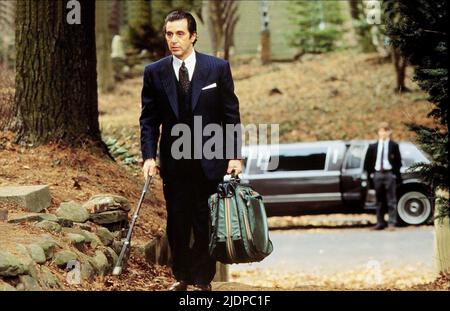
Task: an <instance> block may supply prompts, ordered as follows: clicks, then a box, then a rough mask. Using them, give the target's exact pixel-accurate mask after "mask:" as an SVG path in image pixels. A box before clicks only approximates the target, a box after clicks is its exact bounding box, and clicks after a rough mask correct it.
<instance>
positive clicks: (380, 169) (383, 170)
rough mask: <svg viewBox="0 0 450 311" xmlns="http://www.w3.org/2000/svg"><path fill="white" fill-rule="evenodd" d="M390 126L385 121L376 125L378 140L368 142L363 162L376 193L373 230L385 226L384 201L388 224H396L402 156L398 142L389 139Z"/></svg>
mask: <svg viewBox="0 0 450 311" xmlns="http://www.w3.org/2000/svg"><path fill="white" fill-rule="evenodd" d="M391 133H392V131H391V128H390V126H389V124H388V123H387V122H381V123H380V124H379V126H378V142H376V143H373V144H370V145H369V149H368V150H367V156H366V159H365V162H364V169H365V170H366V171H367V175H368V176H369V179H370V181H371V182H372V184H373V186H374V188H375V191H376V194H377V225H376V226H375V228H374V229H375V230H382V229H384V228H386V227H387V224H386V221H385V220H384V214H385V212H384V210H383V206H382V205H383V204H382V203H383V202H384V201H385V202H386V204H387V206H388V211H389V225H392V226H397V195H396V188H397V184H399V183H401V181H402V179H401V178H402V177H401V173H400V168H401V166H402V157H401V155H400V149H399V146H398V144H397V143H396V142H395V141H393V140H391V139H390V136H391Z"/></svg>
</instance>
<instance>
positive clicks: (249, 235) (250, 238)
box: [239, 192, 253, 244]
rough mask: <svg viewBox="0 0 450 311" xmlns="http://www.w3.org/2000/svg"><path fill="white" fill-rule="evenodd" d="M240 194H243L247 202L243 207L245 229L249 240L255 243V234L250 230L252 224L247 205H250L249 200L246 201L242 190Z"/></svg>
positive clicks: (243, 198) (243, 199) (242, 196)
mask: <svg viewBox="0 0 450 311" xmlns="http://www.w3.org/2000/svg"><path fill="white" fill-rule="evenodd" d="M239 195H240V196H241V198H242V201H244V203H245V207H244V208H243V211H244V225H245V231H246V232H247V237H248V240H249V241H250V242H251V243H252V244H253V235H252V231H251V230H250V224H249V221H248V214H247V207H248V203H249V202H246V201H245V197H244V194H243V193H242V192H239Z"/></svg>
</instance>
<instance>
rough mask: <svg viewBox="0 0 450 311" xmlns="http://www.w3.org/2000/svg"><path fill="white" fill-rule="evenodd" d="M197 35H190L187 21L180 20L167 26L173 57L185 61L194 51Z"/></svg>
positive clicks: (168, 40) (167, 36) (168, 41)
mask: <svg viewBox="0 0 450 311" xmlns="http://www.w3.org/2000/svg"><path fill="white" fill-rule="evenodd" d="M196 36H197V34H196V33H193V34H192V35H190V34H189V30H188V22H187V19H186V18H185V19H180V20H176V21H173V22H167V24H166V41H167V46H168V47H169V50H170V52H171V53H172V55H175V56H176V57H178V58H179V59H182V60H184V59H185V58H186V57H187V56H189V54H191V51H192V49H193V46H194V45H193V43H194V41H195V38H196Z"/></svg>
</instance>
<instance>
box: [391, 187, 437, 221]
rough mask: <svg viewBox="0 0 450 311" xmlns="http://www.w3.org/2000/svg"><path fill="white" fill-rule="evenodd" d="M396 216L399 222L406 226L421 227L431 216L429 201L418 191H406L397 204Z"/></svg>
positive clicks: (431, 210) (431, 209)
mask: <svg viewBox="0 0 450 311" xmlns="http://www.w3.org/2000/svg"><path fill="white" fill-rule="evenodd" d="M397 214H398V218H399V220H400V221H401V222H403V223H404V224H408V225H421V224H425V223H427V222H428V221H429V219H430V218H431V217H432V216H433V208H432V204H431V201H430V199H429V198H428V197H427V196H426V194H424V193H423V192H420V191H408V192H405V193H403V194H402V195H401V196H400V199H399V200H398V202H397Z"/></svg>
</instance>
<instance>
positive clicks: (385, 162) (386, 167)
mask: <svg viewBox="0 0 450 311" xmlns="http://www.w3.org/2000/svg"><path fill="white" fill-rule="evenodd" d="M383 143H384V150H383V153H384V154H383V155H381V149H383V148H382V147H383V146H382V144H383ZM388 154H389V139H386V140H385V141H382V140H381V139H380V140H379V141H378V150H377V161H376V162H375V170H376V171H380V170H381V161H383V170H391V169H392V166H391V163H389V159H388Z"/></svg>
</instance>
